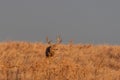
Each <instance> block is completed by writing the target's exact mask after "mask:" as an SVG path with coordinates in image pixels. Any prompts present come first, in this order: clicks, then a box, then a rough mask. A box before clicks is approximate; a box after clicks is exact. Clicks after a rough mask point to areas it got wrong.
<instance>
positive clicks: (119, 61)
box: [0, 41, 120, 80]
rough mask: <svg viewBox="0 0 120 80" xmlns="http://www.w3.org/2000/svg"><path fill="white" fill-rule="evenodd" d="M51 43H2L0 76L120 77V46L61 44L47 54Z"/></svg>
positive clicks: (28, 79) (17, 79)
mask: <svg viewBox="0 0 120 80" xmlns="http://www.w3.org/2000/svg"><path fill="white" fill-rule="evenodd" d="M48 46H49V45H48V44H44V43H40V42H36V43H30V42H14V41H11V42H1V43H0V80H120V46H117V45H116V46H112V45H92V44H59V45H57V46H56V47H57V48H58V50H57V51H56V52H55V55H54V56H53V57H51V58H46V55H45V51H46V48H47V47H48Z"/></svg>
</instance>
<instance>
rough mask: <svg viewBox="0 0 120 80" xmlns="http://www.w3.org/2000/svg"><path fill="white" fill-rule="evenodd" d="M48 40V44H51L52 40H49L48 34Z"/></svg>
mask: <svg viewBox="0 0 120 80" xmlns="http://www.w3.org/2000/svg"><path fill="white" fill-rule="evenodd" d="M46 42H47V43H48V44H51V42H52V40H49V38H48V36H47V37H46Z"/></svg>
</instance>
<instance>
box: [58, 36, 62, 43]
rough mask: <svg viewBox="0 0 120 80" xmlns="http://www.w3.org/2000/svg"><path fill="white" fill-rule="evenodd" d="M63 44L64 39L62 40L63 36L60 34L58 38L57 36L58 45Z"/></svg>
mask: <svg viewBox="0 0 120 80" xmlns="http://www.w3.org/2000/svg"><path fill="white" fill-rule="evenodd" d="M61 42H62V38H61V35H60V34H59V35H58V36H57V43H58V44H59V43H61Z"/></svg>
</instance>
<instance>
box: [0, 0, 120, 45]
mask: <svg viewBox="0 0 120 80" xmlns="http://www.w3.org/2000/svg"><path fill="white" fill-rule="evenodd" d="M119 30H120V0H0V41H4V40H19V41H45V37H46V36H49V37H50V39H55V37H56V35H57V33H61V35H62V38H63V42H68V41H69V40H70V39H72V40H74V42H76V43H79V42H80V43H109V44H120V31H119Z"/></svg>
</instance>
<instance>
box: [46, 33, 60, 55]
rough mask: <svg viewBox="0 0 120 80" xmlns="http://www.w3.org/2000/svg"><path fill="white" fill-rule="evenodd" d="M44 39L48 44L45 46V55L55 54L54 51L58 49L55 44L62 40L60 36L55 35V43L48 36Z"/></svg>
mask: <svg viewBox="0 0 120 80" xmlns="http://www.w3.org/2000/svg"><path fill="white" fill-rule="evenodd" d="M46 41H47V43H48V44H49V46H48V47H47V48H46V52H45V54H46V57H52V56H54V55H55V52H56V51H57V50H58V47H57V45H58V44H60V43H61V42H62V38H61V37H60V35H58V36H57V39H56V43H54V44H53V43H52V40H49V39H48V37H46Z"/></svg>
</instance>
